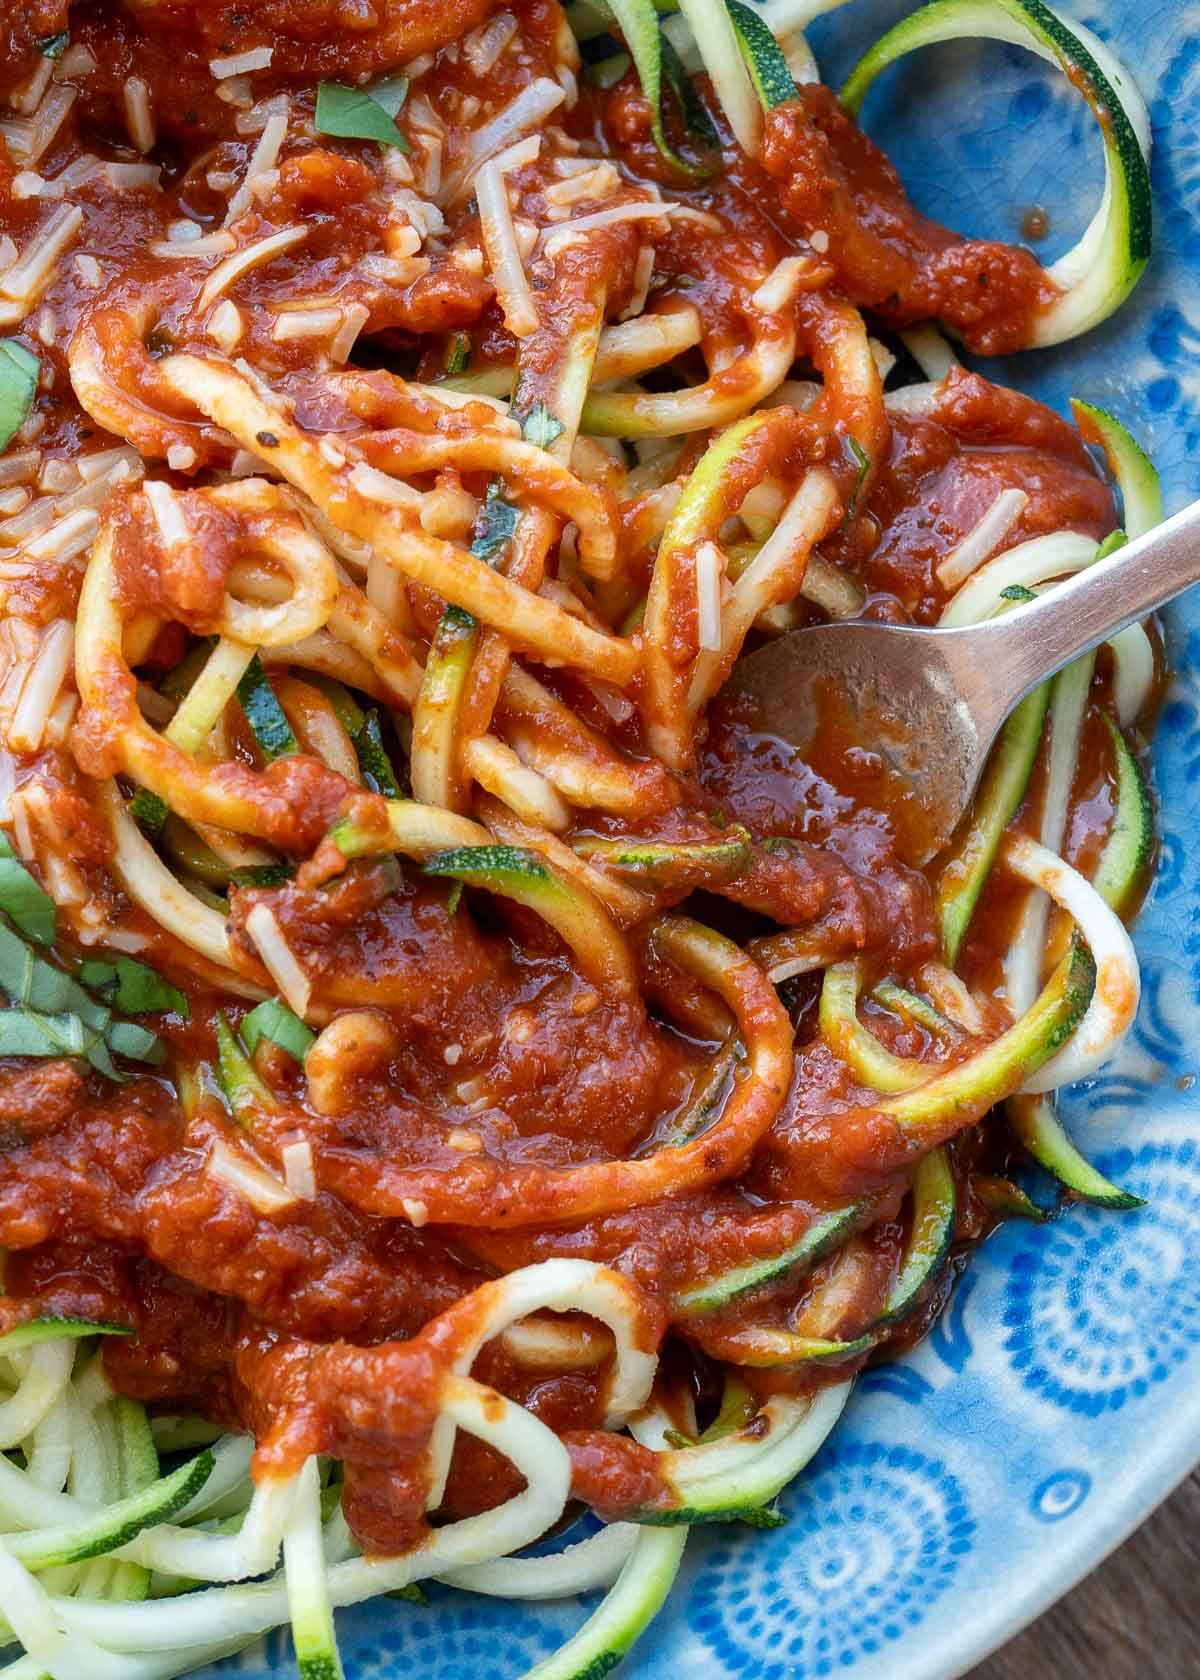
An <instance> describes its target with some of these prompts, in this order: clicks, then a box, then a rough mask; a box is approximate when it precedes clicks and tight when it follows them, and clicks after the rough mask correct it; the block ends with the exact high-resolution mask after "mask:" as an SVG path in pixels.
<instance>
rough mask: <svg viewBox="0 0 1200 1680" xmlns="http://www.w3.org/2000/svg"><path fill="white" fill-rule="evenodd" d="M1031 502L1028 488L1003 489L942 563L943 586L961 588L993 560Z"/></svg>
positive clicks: (940, 572)
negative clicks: (973, 574)
mask: <svg viewBox="0 0 1200 1680" xmlns="http://www.w3.org/2000/svg"><path fill="white" fill-rule="evenodd" d="M1028 505H1029V497H1028V496H1027V495H1026V494H1025V492H1024V490H1017V489H1015V488H1014V489H1009V490H1002V491H1001V492H1000V494H999V495H998V496H997V497H996V500H995V501H994V502H993V503H992V505H991V507H990V508H988V510H987V512H986V513H985V514H984V516H983V518H982V519H981V520H980V521H979V523H978V524H977V525H975V526H973V527H972V528H971V530H969V531H968V532H967V534H966V536H965V537H964V538H963V539H962V541H961V542H960V543H959V544H957V546H956V547H954V548H952V549H951V550H950V552H949V554H947V555H946V556H945V558H944V559H943V560H941V561H940V562H939V564H938V567H937V576H938V582H939V583H940V584H941V585H942V588H943V589H957V588H958V587H959V585H960V584H963V583H965V582H966V581H967V579H968V578H969V577H970V576H971V573H972V572H974V571H977V570H978V569H979V567H980V566H982V565H983V562H984V561H985V560H989V559H990V558H991V557H992V555H993V554H994V553H995V552H996V550H997V549H998V548H999V546H1000V544H1001V543H1002V542H1003V541H1004V539H1005V537H1007V535H1008V533H1009V532H1010V531H1011V530H1012V528H1013V526H1014V525H1015V524H1016V523H1017V521H1018V519H1020V517H1021V515H1022V513H1024V511H1025V509H1026V508H1027V507H1028Z"/></svg>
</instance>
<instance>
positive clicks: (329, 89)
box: [314, 76, 410, 152]
mask: <svg viewBox="0 0 1200 1680" xmlns="http://www.w3.org/2000/svg"><path fill="white" fill-rule="evenodd" d="M397 81H404V77H402V76H400V77H394V78H392V81H391V82H390V83H387V84H384V86H383V87H382V88H381V89H380V92H382V93H383V95H384V97H383V98H382V99H379V98H375V97H374V96H373V95H372V94H370V93H368V92H367V90H366V88H349V87H346V86H344V85H343V83H341V82H321V83H320V85H319V86H318V88H317V114H316V120H315V124H314V126H315V128H316V130H317V133H318V134H336V135H337V136H338V137H339V138H340V139H343V140H374V141H375V142H376V144H377V145H380V146H398V147H399V148H400V150H401V151H402V152H407V151H408V150H410V148H409V144H408V141H407V140H406V139H405V138H404V136H403V134H401V132H400V130H399V129H398V128H397V127H396V123H395V120H394V119H395V115H396V112H397V111H398V110H399V109H400V106H401V104H402V103H403V98H404V94H403V93H402V94H401V95H400V98H399V99H396V100H395V104H394V105H393V107H392V109H391V110H389V109H388V106H387V103H385V101H389V102H390V101H391V100H392V98H393V97H394V94H393V88H394V84H395V82H397ZM404 91H405V92H407V83H405V89H404Z"/></svg>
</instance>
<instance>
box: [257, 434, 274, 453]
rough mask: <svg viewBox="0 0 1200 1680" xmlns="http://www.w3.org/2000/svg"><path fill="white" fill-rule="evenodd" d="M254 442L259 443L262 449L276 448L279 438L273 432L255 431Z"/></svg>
mask: <svg viewBox="0 0 1200 1680" xmlns="http://www.w3.org/2000/svg"><path fill="white" fill-rule="evenodd" d="M254 441H255V443H261V444H262V446H263V448H264V449H278V448H279V439H278V438H277V437H276V436H275V433H274V432H255V434H254Z"/></svg>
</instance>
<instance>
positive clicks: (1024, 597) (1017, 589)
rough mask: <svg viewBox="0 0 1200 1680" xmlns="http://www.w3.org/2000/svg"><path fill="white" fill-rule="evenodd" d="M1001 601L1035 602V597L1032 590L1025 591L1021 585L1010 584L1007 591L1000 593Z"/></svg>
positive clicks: (1003, 590)
mask: <svg viewBox="0 0 1200 1680" xmlns="http://www.w3.org/2000/svg"><path fill="white" fill-rule="evenodd" d="M1000 599H1001V600H1002V601H1036V600H1037V596H1036V595H1035V594H1034V593H1033V590H1032V589H1026V587H1025V585H1024V584H1023V583H1010V584H1009V585H1008V587H1007V589H1002V590H1001V591H1000Z"/></svg>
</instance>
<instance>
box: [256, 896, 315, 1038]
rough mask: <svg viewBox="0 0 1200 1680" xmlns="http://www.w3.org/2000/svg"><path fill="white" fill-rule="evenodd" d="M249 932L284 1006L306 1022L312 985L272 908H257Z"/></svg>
mask: <svg viewBox="0 0 1200 1680" xmlns="http://www.w3.org/2000/svg"><path fill="white" fill-rule="evenodd" d="M246 932H247V933H248V934H249V935H250V937H251V939H253V941H254V943H255V944H256V945H257V946H258V954H259V956H260V957H261V958H262V960H263V966H264V967H265V968H266V970H267V972H268V973H269V974H270V976H271V978H272V980H274V982H275V984H276V985H277V986H278V987H279V990H280V992H281V993H282V995H283V999H284V1001H285V1003H286V1004H287V1005H288V1007H289V1008H290V1009H294V1010H295V1012H296V1014H297V1015H299V1016H300V1018H301V1020H303V1019H304V1016H305V1014H306V1013H307V1010H308V1002H309V998H310V997H311V995H312V981H311V980H310V979H309V978H308V975H307V974H305V972H304V970H303V969H302V968H301V966H300V963H299V961H298V960H297V957H296V953H295V952H294V951H293V950H292V948H291V946H290V945H289V944H288V942H287V940H286V939H285V938H284V937H283V929H282V928H281V927H280V925H279V922H278V921H277V919H276V916H275V912H274V911H273V910H272V909H271V908H270V906H269V905H266V904H256V905H255V906H254V908H253V910H251V912H250V914H249V915H248V916H247V917H246Z"/></svg>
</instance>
